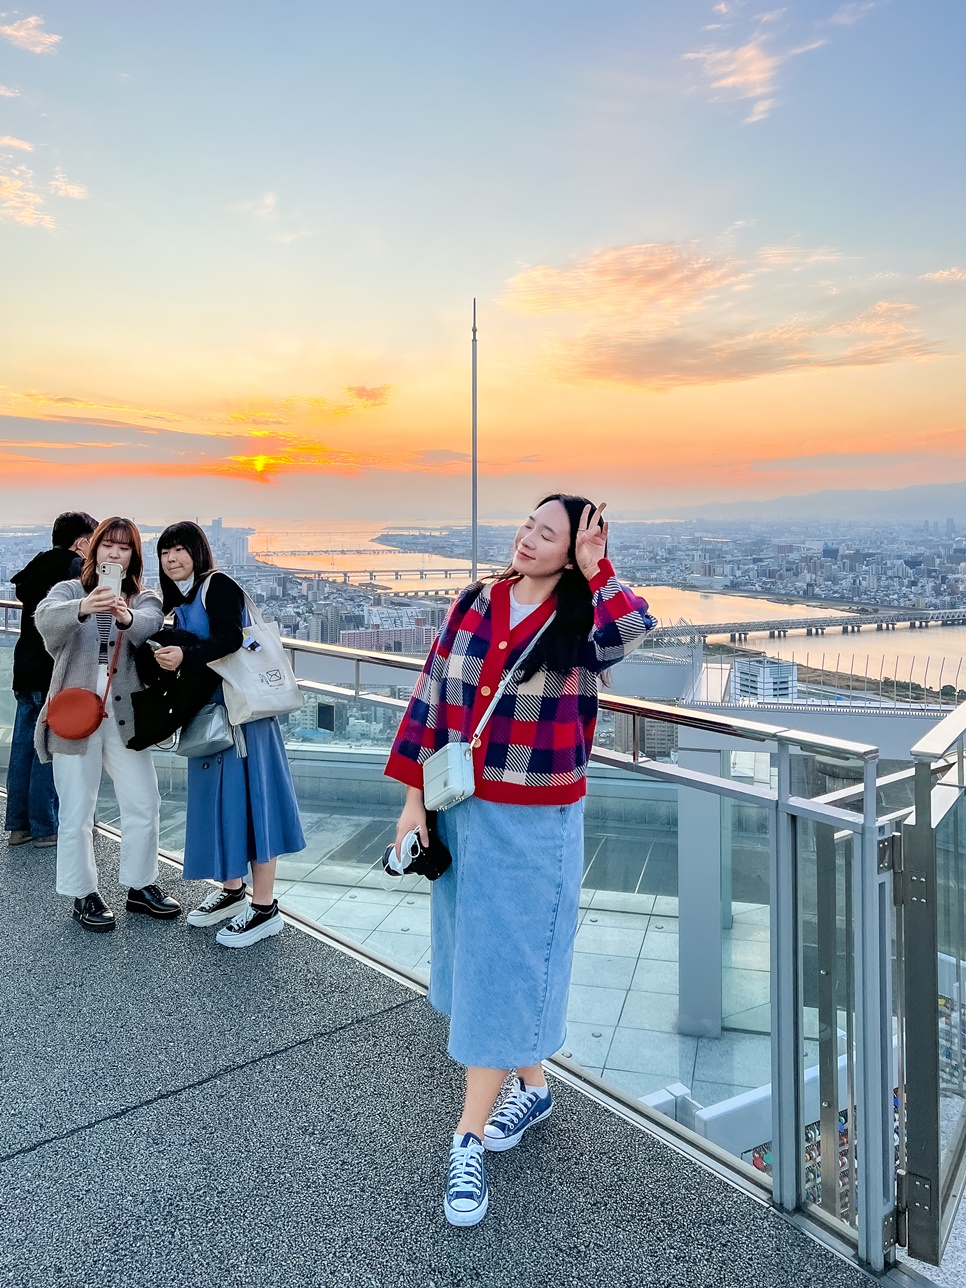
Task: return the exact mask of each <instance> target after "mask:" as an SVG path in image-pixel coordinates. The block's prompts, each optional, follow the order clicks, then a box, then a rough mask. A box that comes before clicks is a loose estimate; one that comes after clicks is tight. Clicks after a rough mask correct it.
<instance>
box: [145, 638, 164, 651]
mask: <svg viewBox="0 0 966 1288" xmlns="http://www.w3.org/2000/svg"><path fill="white" fill-rule="evenodd" d="M148 648H149V649H150V650H151V652H152V653H158V652H160V651H161V649H163V648H164V645H163V644H159V643H158V641H157V640H148Z"/></svg>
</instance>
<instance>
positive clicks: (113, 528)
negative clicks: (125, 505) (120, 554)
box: [80, 514, 144, 595]
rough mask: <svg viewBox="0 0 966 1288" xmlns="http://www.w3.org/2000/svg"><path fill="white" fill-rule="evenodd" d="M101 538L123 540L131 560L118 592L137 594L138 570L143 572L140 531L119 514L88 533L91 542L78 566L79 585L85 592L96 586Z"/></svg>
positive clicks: (139, 584) (139, 574) (105, 520)
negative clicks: (81, 563) (129, 548)
mask: <svg viewBox="0 0 966 1288" xmlns="http://www.w3.org/2000/svg"><path fill="white" fill-rule="evenodd" d="M102 541H123V542H124V543H125V544H126V545H129V546H130V547H131V562H130V563H129V564H128V566H127V572H126V573H125V574H124V580H123V581H122V582H121V593H122V594H124V595H136V594H137V593H138V592H139V591H140V590H141V573H142V572H143V571H144V556H143V555H142V553H141V534H140V532H138V530H137V525H136V524H135V523H134V522H133V520H131V519H122V518H121V517H120V516H119V515H116V514H115V515H114V516H113V518H110V519H103V520H102V521H101V522H100V523H99V524H98V525H97V527H96V528H95V529H94V531H93V532H92V533H91V544H90V548H89V549H88V551H87V557H86V558H85V560H84V566H83V567H82V568H81V574H80V580H81V585H82V586H83V587H84V589H85V590H86V591H87V593H88V594H90V593H91V591H92V590H93V589H94V587H95V586H96V585H97V565H98V563H99V562H100V554H99V553H98V552H99V550H100V547H101V542H102Z"/></svg>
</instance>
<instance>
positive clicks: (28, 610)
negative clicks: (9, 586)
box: [12, 546, 84, 695]
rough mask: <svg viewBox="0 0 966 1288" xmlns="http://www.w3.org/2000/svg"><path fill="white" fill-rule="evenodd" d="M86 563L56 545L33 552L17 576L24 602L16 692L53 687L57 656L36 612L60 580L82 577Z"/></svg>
mask: <svg viewBox="0 0 966 1288" xmlns="http://www.w3.org/2000/svg"><path fill="white" fill-rule="evenodd" d="M83 562H84V561H83V560H82V559H81V557H80V556H79V555H75V554H74V552H73V550H63V549H61V547H60V546H54V548H53V550H44V551H43V552H42V553H41V554H39V555H34V557H33V559H31V561H30V563H29V564H27V566H26V568H23V569H21V571H20V572H18V573H17V574H16V575H15V576H14V578H13V586H14V590H15V592H16V595H17V598H18V599H19V600H20V602H21V604H23V612H22V613H21V615H20V638H19V639H18V640H17V645H16V648H15V649H14V651H13V685H12V688H13V691H14V693H43V694H44V695H46V693H47V690H48V689H49V688H50V677H51V675H52V674H53V670H54V659H53V658H52V657H51V656H50V654H49V653H48V652H47V650H46V649H45V648H44V642H43V640H42V639H41V638H40V632H39V631H38V630H37V627H36V624H35V623H34V613H35V612H36V611H37V605H38V604H39V603H40V601H41V600H42V599H46V598H47V596H48V595H49V594H50V591H51V590H52V588H53V587H54V586H56V585H57V583H58V582H59V581H71V580H72V579H73V578H74V577H79V576H80V570H81V567H82V566H83Z"/></svg>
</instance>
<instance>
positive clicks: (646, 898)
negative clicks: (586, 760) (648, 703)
mask: <svg viewBox="0 0 966 1288" xmlns="http://www.w3.org/2000/svg"><path fill="white" fill-rule="evenodd" d="M677 812H678V811H677V791H676V788H675V787H673V786H667V785H666V784H663V783H654V782H650V781H648V780H647V779H645V778H642V777H640V776H639V775H636V774H633V773H628V772H623V771H621V770H619V769H612V768H610V767H607V766H602V765H592V766H591V768H590V772H589V775H588V792H587V797H586V800H585V812H584V877H583V887H582V892H581V901H580V911H579V922H578V929H577V937H576V940H575V943H574V969H573V977H572V988H571V997H570V1011H569V1016H568V1023H567V1042H566V1045H565V1047H564V1052H565V1054H567V1055H568V1056H570V1057H571V1058H573V1059H574V1060H576V1061H577V1062H578V1063H580V1064H582V1065H583V1066H584V1067H585V1068H586V1069H588V1070H589V1071H590V1072H592V1073H594V1074H596V1075H598V1076H600V1077H603V1078H605V1079H607V1080H608V1081H610V1082H612V1083H613V1084H614V1085H615V1086H617V1087H618V1088H620V1089H621V1090H622V1091H624V1092H625V1093H627V1094H629V1095H632V1096H643V1095H649V1094H651V1093H653V1092H656V1091H658V1090H659V1089H661V1088H663V1087H664V1086H665V1085H666V1084H668V1083H671V1084H673V1083H677V1082H681V1081H683V1080H685V1079H686V1080H687V1081H690V1078H691V1075H692V1074H693V1063H694V1049H695V1042H694V1039H692V1038H687V1037H682V1036H681V1035H680V1034H679V1033H678V1031H677V986H678V982H677V958H678V935H677V928H678V897H677V896H678V890H677Z"/></svg>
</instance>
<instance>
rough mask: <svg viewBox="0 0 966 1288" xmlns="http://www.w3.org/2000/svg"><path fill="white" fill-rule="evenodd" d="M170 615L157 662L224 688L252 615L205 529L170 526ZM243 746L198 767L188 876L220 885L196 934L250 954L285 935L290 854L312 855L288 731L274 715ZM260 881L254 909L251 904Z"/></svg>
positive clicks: (251, 730) (165, 548)
mask: <svg viewBox="0 0 966 1288" xmlns="http://www.w3.org/2000/svg"><path fill="white" fill-rule="evenodd" d="M158 562H159V564H160V567H161V590H162V593H163V595H164V608H165V611H173V612H174V618H175V623H176V625H175V627H174V628H166V629H165V630H163V631H160V632H159V633H158V635H157V639H158V642H159V643H160V644H161V645H162V646H163V647H162V648H161V649H159V650H158V652H156V653H155V655H154V657H155V661H156V662H157V663H158V665H159V666H160V667H161V669H162V670H164V671H171V672H177V673H178V674H179V676H180V680H179V682H184V683H186V684H187V683H189V682H190V683H191V684H192V685H193V686H194V688H195V689H196V688H197V686H198V684H199V682H203V681H204V679H205V677H207V678H208V679H209V680H211V681H212V682H213V687H215V686H217V688H216V692H215V695H214V698H213V700H214V701H224V699H223V697H222V696H221V693H220V687H221V686H220V685H219V684H218V682H217V679H216V677H215V676H214V674H213V672H211V671H210V670H209V669H208V663H209V662H213V661H215V660H216V659H217V658H220V657H225V656H226V655H227V654H229V653H234V652H235V651H236V650H237V649H240V648H241V647H242V644H243V641H244V632H245V627H246V626H247V625H248V614H247V610H246V607H245V593H244V591H243V590H242V588H241V586H239V585H238V583H237V582H236V581H233V580H232V578H231V577H229V576H228V575H227V574H226V573H223V572H218V571H217V569H216V568H215V564H214V559H213V557H212V553H211V547H210V546H209V544H208V538H207V537H206V536H205V534H204V532H203V531H202V530H201V528H199V527H198V525H197V524H196V523H191V522H190V521H185V522H182V523H173V524H171V526H170V527H167V528H165V530H164V531H163V532H162V533H161V536H160V537H159V538H158ZM240 733H241V734H242V735H243V746H242V748H241V749H240V748H239V747H238V746H235V747H230V748H229V749H228V750H227V751H222V752H218V753H217V755H212V756H195V757H192V758H190V759H189V760H188V818H187V823H186V825H185V845H184V875H185V878H186V879H187V880H200V879H202V878H208V879H209V880H215V881H217V882H219V883H220V884H219V885H218V886H216V887H215V889H213V890H212V891H211V892H210V894H208V895H207V896H206V897H205V898H204V899H202V901H201V902H200V903H199V904H198V906H197V907H196V908H193V909H192V910H191V912H189V913H188V917H187V921H188V925H189V926H216V925H218V923H219V922H224V921H227V923H228V924H227V925H223V926H222V927H221V929H220V930H219V931H218V932H217V934H216V935H215V938H216V940H217V941H218V943H219V944H221V945H222V946H223V947H225V948H245V947H247V946H248V945H249V944H254V943H257V942H258V940H259V939H265V938H267V937H269V936H271V935H278V934H281V932H282V926H283V922H282V917H281V914H280V913H279V910H278V900H277V899H276V898H275V895H274V885H275V863H276V859H277V858H278V856H279V855H280V854H296V853H297V852H298V851H300V850H304V849H305V837H304V836H303V834H302V824H301V822H300V820H299V810H298V803H297V801H296V799H295V787H294V785H293V783H292V774H291V770H290V769H289V767H288V759H287V757H286V755H285V744H284V743H283V741H282V731H281V729H280V728H279V724H278V721H277V720H276V719H275V717H274V716H271V717H268V718H267V719H264V720H252V721H250V722H249V723H248V724H246V725H243V726H242V728H241V730H240ZM249 869H250V870H251V874H252V893H251V902H250V903H249V902H248V900H247V899H246V898H245V895H246V880H245V879H246V877H247V876H248V872H249Z"/></svg>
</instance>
